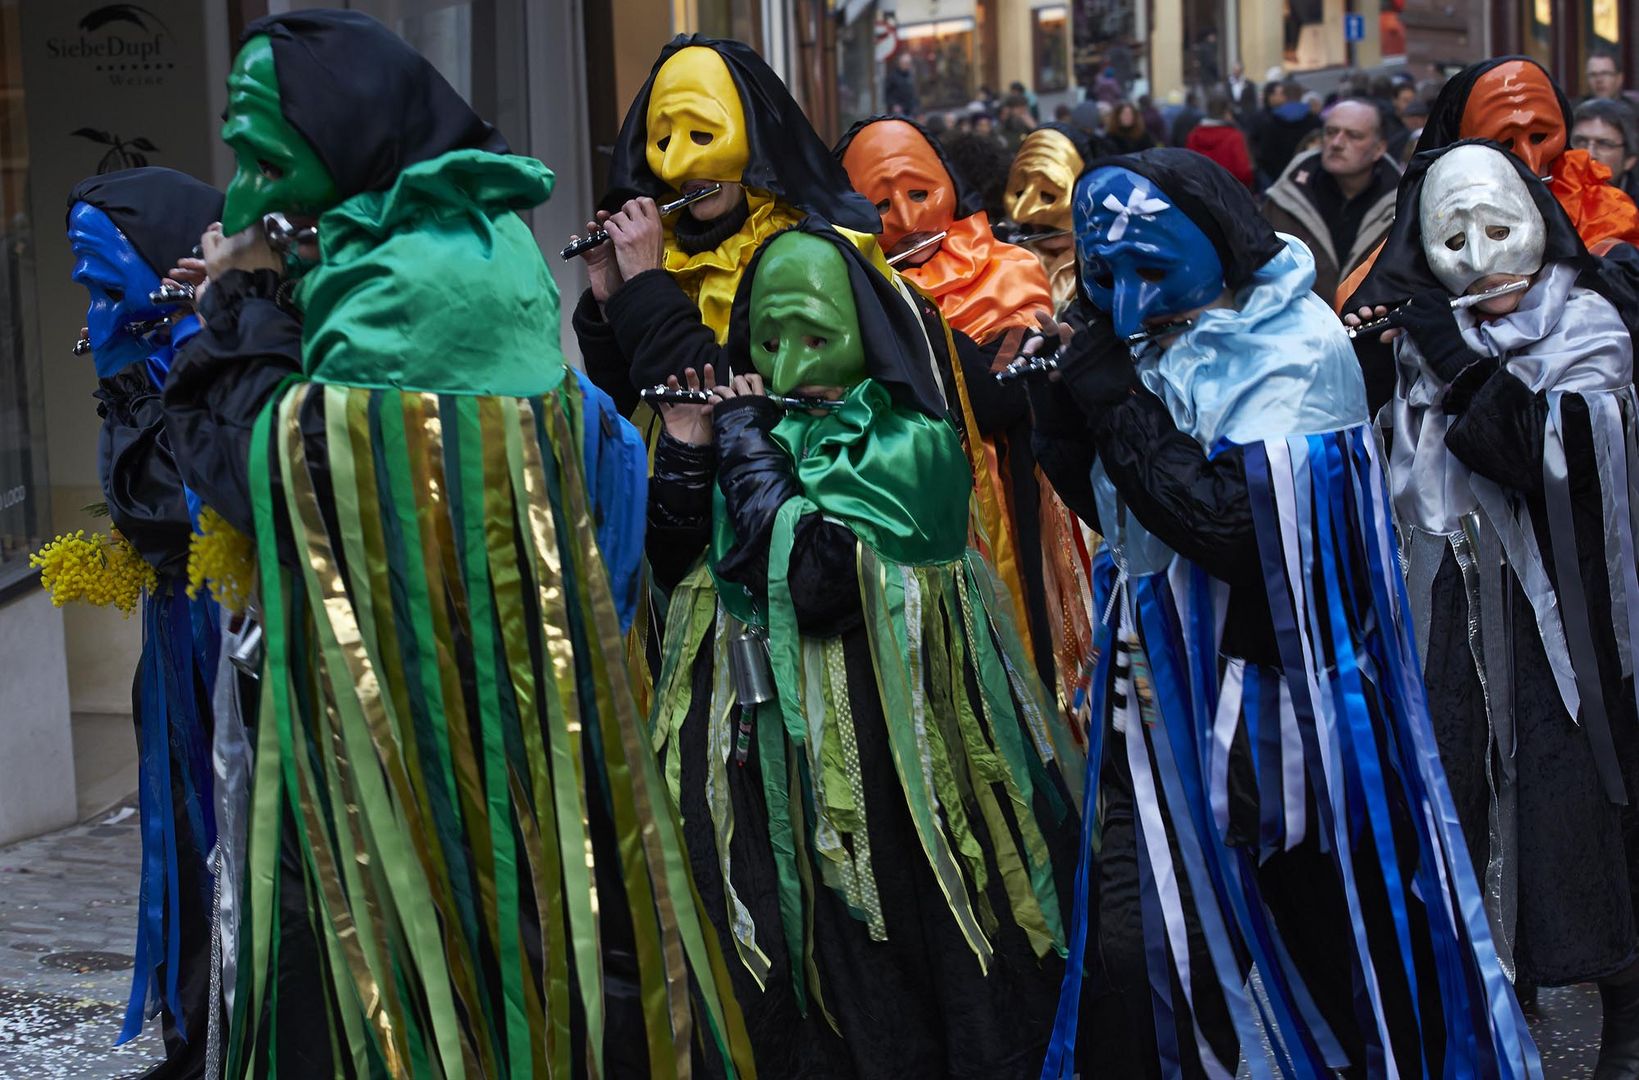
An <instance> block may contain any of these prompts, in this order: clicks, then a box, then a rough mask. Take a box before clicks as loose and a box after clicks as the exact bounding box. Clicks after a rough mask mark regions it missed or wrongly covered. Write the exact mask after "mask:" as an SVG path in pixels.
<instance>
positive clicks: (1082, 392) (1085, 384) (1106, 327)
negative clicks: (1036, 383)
mask: <svg viewBox="0 0 1639 1080" xmlns="http://www.w3.org/2000/svg"><path fill="white" fill-rule="evenodd" d="M1059 379H1060V380H1062V381H1063V383H1064V385H1065V386H1066V387H1067V388H1068V389H1069V391H1070V396H1071V397H1073V398H1074V399H1075V401H1076V404H1077V405H1080V406H1081V408H1082V409H1083V410H1084V411H1086V412H1098V411H1102V410H1104V409H1107V408H1109V407H1110V406H1111V405H1119V404H1121V402H1123V401H1125V400H1126V399H1127V397H1128V395H1130V394H1131V393H1132V392H1133V390H1134V389H1135V388H1137V386H1138V369H1137V368H1136V367H1134V366H1133V359H1132V352H1131V351H1130V350H1128V348H1127V344H1126V342H1124V341H1122V340H1121V339H1120V338H1118V337H1116V336H1115V326H1114V325H1113V324H1112V323H1111V322H1110V319H1109V317H1108V316H1107V315H1104V314H1103V313H1102V312H1100V313H1098V314H1096V315H1095V316H1093V317H1092V318H1090V319H1088V321H1087V322H1086V324H1085V325H1084V326H1082V327H1080V328H1078V329H1077V330H1076V333H1075V336H1074V337H1072V338H1071V339H1070V344H1068V345H1066V346H1065V347H1064V351H1063V352H1062V353H1060V354H1059Z"/></svg>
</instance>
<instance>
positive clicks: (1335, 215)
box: [1263, 98, 1400, 304]
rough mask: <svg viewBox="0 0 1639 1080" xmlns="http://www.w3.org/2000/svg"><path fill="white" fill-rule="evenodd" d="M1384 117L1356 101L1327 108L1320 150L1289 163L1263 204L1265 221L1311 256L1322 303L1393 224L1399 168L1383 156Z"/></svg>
mask: <svg viewBox="0 0 1639 1080" xmlns="http://www.w3.org/2000/svg"><path fill="white" fill-rule="evenodd" d="M1387 114H1388V107H1387V106H1385V105H1381V104H1379V103H1378V102H1376V101H1368V100H1365V99H1363V98H1347V99H1345V100H1343V101H1339V102H1338V103H1337V104H1336V105H1333V106H1332V107H1331V108H1330V109H1328V110H1327V112H1326V119H1325V126H1324V127H1323V128H1322V129H1321V148H1320V150H1319V151H1318V152H1315V153H1309V154H1304V155H1301V156H1299V157H1296V158H1294V159H1293V161H1292V163H1291V164H1290V165H1289V166H1288V167H1287V168H1286V171H1285V172H1283V173H1282V174H1281V176H1280V178H1279V179H1278V180H1276V181H1275V183H1274V184H1272V185H1271V186H1270V188H1269V193H1268V195H1267V197H1266V200H1265V202H1264V206H1263V216H1264V217H1266V218H1268V219H1269V224H1271V225H1273V226H1274V227H1275V229H1276V231H1278V232H1283V233H1290V234H1291V235H1293V236H1296V237H1297V238H1298V239H1299V240H1302V241H1303V242H1304V244H1306V245H1307V246H1308V248H1309V250H1310V251H1311V252H1313V253H1314V256H1315V284H1314V291H1315V293H1316V294H1317V295H1319V296H1320V298H1321V299H1322V300H1324V301H1326V302H1327V303H1328V304H1330V303H1331V302H1332V297H1333V296H1334V294H1335V293H1336V292H1337V285H1338V282H1339V281H1341V280H1342V279H1343V278H1344V277H1345V276H1347V275H1348V273H1349V271H1351V270H1353V269H1354V268H1355V267H1356V266H1359V265H1360V264H1361V263H1362V262H1363V261H1364V260H1365V258H1366V256H1367V255H1369V254H1370V253H1371V252H1372V251H1374V250H1375V249H1376V248H1377V245H1378V243H1379V242H1380V241H1381V240H1382V239H1383V237H1385V236H1387V235H1388V231H1389V227H1390V226H1391V225H1393V224H1394V202H1395V195H1396V192H1397V190H1398V188H1399V184H1400V170H1399V168H1397V167H1396V166H1395V164H1394V161H1393V159H1392V158H1390V157H1389V156H1388V154H1387V151H1388V141H1387V140H1386V139H1385V138H1384V134H1383V133H1384V128H1385V125H1386V124H1387V123H1388V115H1387Z"/></svg>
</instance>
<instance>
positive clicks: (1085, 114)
mask: <svg viewBox="0 0 1639 1080" xmlns="http://www.w3.org/2000/svg"><path fill="white" fill-rule="evenodd" d="M1070 126H1071V127H1073V128H1075V129H1076V130H1077V131H1079V132H1081V133H1082V134H1083V135H1085V136H1087V137H1088V138H1089V139H1096V138H1097V137H1098V136H1099V135H1101V134H1103V132H1104V122H1103V119H1102V118H1101V117H1100V115H1099V111H1098V102H1096V101H1083V102H1082V103H1081V104H1080V105H1077V106H1076V107H1075V108H1073V109H1071V110H1070Z"/></svg>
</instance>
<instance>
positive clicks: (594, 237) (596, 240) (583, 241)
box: [558, 184, 723, 259]
mask: <svg viewBox="0 0 1639 1080" xmlns="http://www.w3.org/2000/svg"><path fill="white" fill-rule="evenodd" d="M721 190H723V185H721V184H712V185H711V186H710V187H703V188H696V189H695V190H693V191H691V192H689V193H688V194H687V195H684V196H683V197H682V198H680V199H673V200H672V201H671V202H669V203H661V204H660V216H661V217H665V216H666V215H667V214H675V213H677V212H678V211H679V210H681V209H683V207H685V206H689V205H691V204H693V203H697V202H699V201H700V200H701V199H709V198H711V197H712V196H713V195H715V194H717V193H718V192H719V191H721ZM607 239H609V234H608V233H607V232H605V231H604V230H602V229H593V230H592V231H591V232H589V233H587V234H586V235H585V236H583V237H581V238H580V239H579V240H574V241H571V242H570V243H569V244H568V246H566V247H565V248H564V249H563V250H562V251H560V252H558V254H559V255H562V256H563V257H564V258H565V259H573V258H575V257H576V256H577V255H584V254H585V253H586V252H588V251H591V250H592V249H593V248H595V247H597V246H598V245H599V244H601V243H603V242H604V241H605V240H607Z"/></svg>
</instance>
